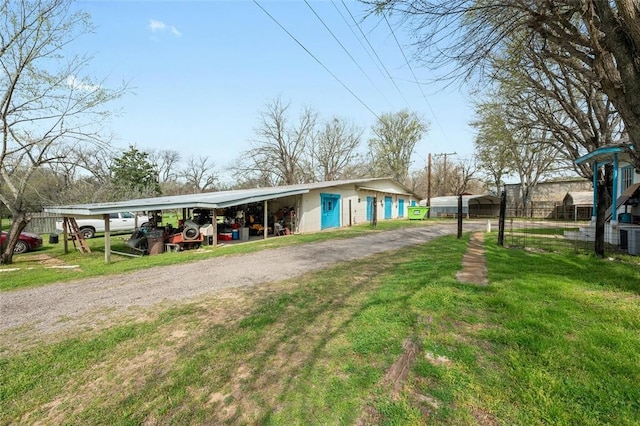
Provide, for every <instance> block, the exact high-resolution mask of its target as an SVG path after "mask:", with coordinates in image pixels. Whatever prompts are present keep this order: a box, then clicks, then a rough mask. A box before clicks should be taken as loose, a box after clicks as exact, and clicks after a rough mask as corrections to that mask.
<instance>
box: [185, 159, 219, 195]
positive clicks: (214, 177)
mask: <svg viewBox="0 0 640 426" xmlns="http://www.w3.org/2000/svg"><path fill="white" fill-rule="evenodd" d="M181 176H182V177H183V178H184V179H185V181H186V186H187V188H189V189H190V190H191V191H193V192H194V193H198V192H207V191H213V190H215V186H216V183H217V182H218V174H217V173H216V172H215V165H214V164H213V162H212V161H210V159H209V157H207V156H206V155H205V156H202V155H201V156H198V157H193V156H192V157H189V160H188V161H187V165H186V167H185V168H184V169H183V170H182V173H181Z"/></svg>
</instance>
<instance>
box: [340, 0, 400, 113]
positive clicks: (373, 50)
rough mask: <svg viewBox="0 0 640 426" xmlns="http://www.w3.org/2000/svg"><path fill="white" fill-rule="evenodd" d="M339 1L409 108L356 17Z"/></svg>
mask: <svg viewBox="0 0 640 426" xmlns="http://www.w3.org/2000/svg"><path fill="white" fill-rule="evenodd" d="M341 1H342V6H344V8H345V9H346V10H347V12H348V13H349V16H351V19H352V20H353V23H354V24H356V27H357V28H358V30H359V31H360V34H362V37H363V38H364V40H365V41H366V42H367V45H369V48H370V49H371V51H372V52H373V54H374V55H375V56H376V58H378V61H379V62H380V65H381V66H382V68H383V69H384V71H385V73H386V74H387V75H386V76H387V77H389V80H391V82H392V83H393V85H394V86H395V88H396V90H397V91H398V93H399V94H400V96H401V97H402V99H403V100H404V103H405V104H406V105H407V107H408V108H409V109H411V107H410V105H409V101H407V98H405V96H404V94H403V93H402V90H400V87H398V84H397V83H396V81H395V80H394V79H393V77H391V73H390V72H389V70H388V69H387V67H385V66H384V62H382V59H380V56H378V53H377V52H376V50H375V49H374V48H373V46H372V45H371V42H370V41H369V39H368V38H367V36H366V35H365V33H364V32H363V31H362V28H361V27H360V24H358V21H356V19H355V18H354V17H353V14H352V13H351V11H350V10H349V8H348V7H347V4H346V3H345V2H344V0H341Z"/></svg>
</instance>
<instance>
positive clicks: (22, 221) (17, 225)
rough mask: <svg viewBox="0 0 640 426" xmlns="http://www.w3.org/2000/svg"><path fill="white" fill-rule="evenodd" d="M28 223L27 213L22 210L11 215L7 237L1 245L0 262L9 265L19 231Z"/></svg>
mask: <svg viewBox="0 0 640 426" xmlns="http://www.w3.org/2000/svg"><path fill="white" fill-rule="evenodd" d="M27 223H29V219H28V218H27V214H26V213H24V212H20V213H18V214H14V215H13V222H12V223H11V228H9V235H7V239H6V240H5V243H4V245H3V249H4V251H3V252H2V259H1V260H2V262H0V263H2V264H3V265H10V264H12V263H13V249H14V247H15V246H16V243H17V242H18V239H19V238H20V233H21V232H22V230H23V229H24V228H25V227H26V226H27Z"/></svg>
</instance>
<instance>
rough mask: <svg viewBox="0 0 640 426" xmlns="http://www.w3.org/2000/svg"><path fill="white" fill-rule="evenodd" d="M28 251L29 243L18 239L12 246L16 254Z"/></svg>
mask: <svg viewBox="0 0 640 426" xmlns="http://www.w3.org/2000/svg"><path fill="white" fill-rule="evenodd" d="M28 251H29V244H27V243H25V242H24V241H20V240H18V242H17V243H16V246H15V247H14V248H13V252H14V253H17V254H20V253H26V252H28Z"/></svg>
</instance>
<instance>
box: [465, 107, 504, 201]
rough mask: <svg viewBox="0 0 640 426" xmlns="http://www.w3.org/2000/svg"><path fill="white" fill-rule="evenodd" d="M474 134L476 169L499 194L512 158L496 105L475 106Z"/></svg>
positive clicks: (499, 109) (501, 118)
mask: <svg viewBox="0 0 640 426" xmlns="http://www.w3.org/2000/svg"><path fill="white" fill-rule="evenodd" d="M471 126H473V127H474V128H475V129H476V130H477V131H478V133H477V134H476V137H475V141H474V145H475V157H476V161H477V164H478V167H479V168H480V169H481V170H482V171H483V173H484V174H485V175H486V176H488V177H489V179H490V180H491V183H492V189H493V190H494V191H495V193H496V194H498V193H500V188H501V187H502V183H503V178H504V177H506V176H508V175H510V174H511V171H512V165H513V162H514V158H513V157H512V151H511V150H510V149H509V145H508V144H507V143H505V142H506V141H509V140H511V135H510V134H509V132H508V130H507V126H506V123H505V121H504V117H503V115H502V111H501V108H500V107H499V106H498V104H497V103H494V102H488V103H484V104H477V105H476V119H475V120H474V121H472V122H471Z"/></svg>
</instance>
